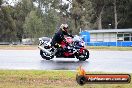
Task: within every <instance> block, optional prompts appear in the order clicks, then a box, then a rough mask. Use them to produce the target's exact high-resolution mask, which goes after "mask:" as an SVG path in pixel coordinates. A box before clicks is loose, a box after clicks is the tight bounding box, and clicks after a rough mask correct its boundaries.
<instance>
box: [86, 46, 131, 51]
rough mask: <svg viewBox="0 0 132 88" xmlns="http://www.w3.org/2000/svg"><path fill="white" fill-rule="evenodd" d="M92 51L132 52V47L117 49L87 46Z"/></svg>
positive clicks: (114, 47)
mask: <svg viewBox="0 0 132 88" xmlns="http://www.w3.org/2000/svg"><path fill="white" fill-rule="evenodd" d="M87 49H91V50H111V51H132V47H116V46H87Z"/></svg>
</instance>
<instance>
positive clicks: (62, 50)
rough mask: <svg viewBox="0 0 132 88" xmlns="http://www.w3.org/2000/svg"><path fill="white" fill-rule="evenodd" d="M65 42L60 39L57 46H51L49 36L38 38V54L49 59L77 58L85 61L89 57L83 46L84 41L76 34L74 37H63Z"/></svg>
mask: <svg viewBox="0 0 132 88" xmlns="http://www.w3.org/2000/svg"><path fill="white" fill-rule="evenodd" d="M65 39H66V42H67V43H66V42H64V41H62V42H61V43H60V44H59V47H58V48H55V47H52V46H51V41H52V39H51V38H46V37H42V38H39V41H40V43H39V46H38V48H39V49H40V55H41V57H42V58H43V59H46V60H50V59H52V58H54V57H55V56H56V58H77V59H79V61H85V60H86V59H88V58H89V51H88V50H87V49H86V48H85V42H84V41H83V40H82V39H81V38H80V37H79V36H78V35H75V36H74V38H71V37H65Z"/></svg>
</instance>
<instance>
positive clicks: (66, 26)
mask: <svg viewBox="0 0 132 88" xmlns="http://www.w3.org/2000/svg"><path fill="white" fill-rule="evenodd" d="M60 29H61V30H62V31H64V32H67V30H68V25H67V24H61V26H60Z"/></svg>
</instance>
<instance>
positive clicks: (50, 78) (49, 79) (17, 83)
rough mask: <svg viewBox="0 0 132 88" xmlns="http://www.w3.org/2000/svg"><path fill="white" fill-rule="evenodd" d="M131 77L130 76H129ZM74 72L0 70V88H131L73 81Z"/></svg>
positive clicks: (131, 85)
mask: <svg viewBox="0 0 132 88" xmlns="http://www.w3.org/2000/svg"><path fill="white" fill-rule="evenodd" d="M131 76H132V75H131ZM75 77H76V72H72V71H36V70H23V71H19V70H0V88H131V87H132V82H131V83H130V84H85V85H84V86H80V85H78V84H77V83H76V81H75Z"/></svg>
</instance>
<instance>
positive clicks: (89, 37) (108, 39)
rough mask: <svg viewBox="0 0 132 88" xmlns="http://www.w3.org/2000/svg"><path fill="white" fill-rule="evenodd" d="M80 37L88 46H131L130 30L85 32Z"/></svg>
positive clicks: (131, 30)
mask: <svg viewBox="0 0 132 88" xmlns="http://www.w3.org/2000/svg"><path fill="white" fill-rule="evenodd" d="M80 35H81V36H82V38H83V40H84V41H85V43H86V44H87V45H89V46H132V29H107V30H85V31H82V32H80Z"/></svg>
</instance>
